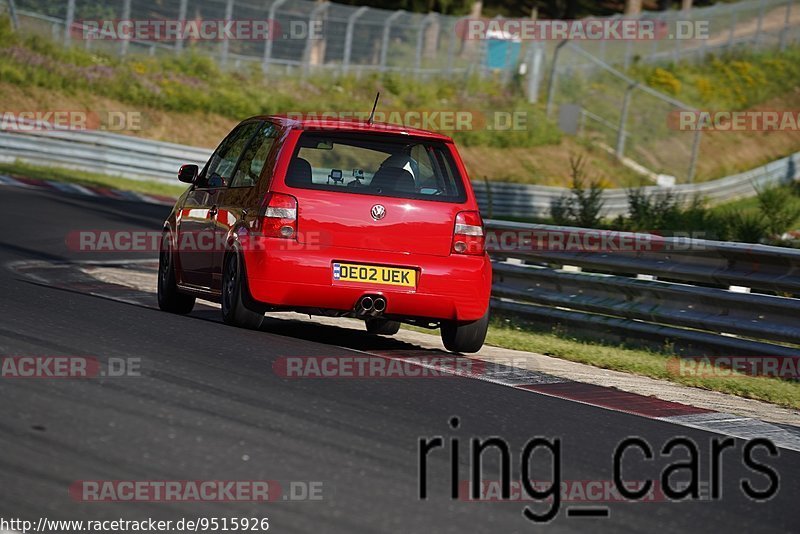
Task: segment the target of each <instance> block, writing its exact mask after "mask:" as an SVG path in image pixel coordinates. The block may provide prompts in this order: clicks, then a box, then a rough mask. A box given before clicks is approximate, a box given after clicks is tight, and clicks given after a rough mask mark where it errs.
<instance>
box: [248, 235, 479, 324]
mask: <svg viewBox="0 0 800 534" xmlns="http://www.w3.org/2000/svg"><path fill="white" fill-rule="evenodd" d="M266 241H267V244H266V246H263V247H261V249H260V250H245V251H244V258H245V269H246V272H247V280H248V285H249V289H250V294H251V296H252V298H253V299H254V300H255V301H256V302H257V303H260V304H264V305H267V306H275V307H286V308H324V309H331V310H341V311H349V310H352V309H353V308H354V307H355V305H356V303H357V302H358V300H359V299H360V298H361V297H362V296H364V295H382V296H383V297H384V298H385V299H386V310H385V312H384V313H385V314H386V315H390V316H400V317H418V318H430V319H444V320H457V321H474V320H477V319H480V318H481V317H482V316H483V314H484V313H485V312H486V309H487V307H488V306H489V296H490V293H491V285H492V267H491V263H490V261H489V258H488V257H487V256H485V255H484V256H457V255H453V256H447V257H439V256H425V255H408V254H402V253H397V252H376V251H371V250H361V249H350V248H339V249H337V248H333V247H322V248H320V247H319V246H315V247H309V246H306V245H302V244H298V243H295V242H289V241H286V240H280V239H274V240H273V239H267V240H266ZM335 261H344V262H352V263H365V264H373V265H386V266H396V267H411V268H416V269H417V270H418V274H417V287H416V289H412V288H404V287H397V286H388V285H375V284H363V283H356V282H339V281H337V282H334V281H333V275H332V264H333V262H335Z"/></svg>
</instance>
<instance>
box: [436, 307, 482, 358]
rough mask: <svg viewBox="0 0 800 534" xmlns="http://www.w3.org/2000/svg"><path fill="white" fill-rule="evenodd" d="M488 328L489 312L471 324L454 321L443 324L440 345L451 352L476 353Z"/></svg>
mask: <svg viewBox="0 0 800 534" xmlns="http://www.w3.org/2000/svg"><path fill="white" fill-rule="evenodd" d="M488 328H489V310H488V309H487V310H486V313H485V314H484V315H483V317H481V318H480V319H478V320H477V321H474V322H471V323H461V324H459V323H457V322H455V321H447V322H443V323H442V326H441V330H442V343H444V346H445V348H446V349H447V350H449V351H451V352H478V351H479V350H481V347H482V346H483V342H484V340H485V339H486V331H487V330H488Z"/></svg>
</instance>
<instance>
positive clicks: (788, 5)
mask: <svg viewBox="0 0 800 534" xmlns="http://www.w3.org/2000/svg"><path fill="white" fill-rule="evenodd" d="M793 2H794V0H788V2H786V17H785V19H784V22H783V29H782V30H781V44H780V50H781V52H783V51H784V50H786V34H787V33H789V31H790V29H791V25H790V24H789V22H790V21H791V18H792V3H793ZM12 3H13V2H12Z"/></svg>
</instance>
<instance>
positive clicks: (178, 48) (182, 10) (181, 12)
mask: <svg viewBox="0 0 800 534" xmlns="http://www.w3.org/2000/svg"><path fill="white" fill-rule="evenodd" d="M188 1H189V0H181V4H180V6H179V7H178V21H180V23H181V24H182V25H185V24H186V11H187V10H188V6H187V2H188ZM182 51H183V32H181V34H180V35H179V36H178V38H177V39H176V40H175V52H176V53H178V54H180V53H181V52H182Z"/></svg>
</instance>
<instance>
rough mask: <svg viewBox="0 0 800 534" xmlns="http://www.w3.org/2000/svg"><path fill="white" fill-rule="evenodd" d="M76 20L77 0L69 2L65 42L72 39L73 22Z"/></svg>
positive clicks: (65, 24)
mask: <svg viewBox="0 0 800 534" xmlns="http://www.w3.org/2000/svg"><path fill="white" fill-rule="evenodd" d="M74 22H75V0H68V2H67V18H66V19H65V20H64V43H66V44H68V43H69V42H70V40H71V39H72V24H73V23H74Z"/></svg>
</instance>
